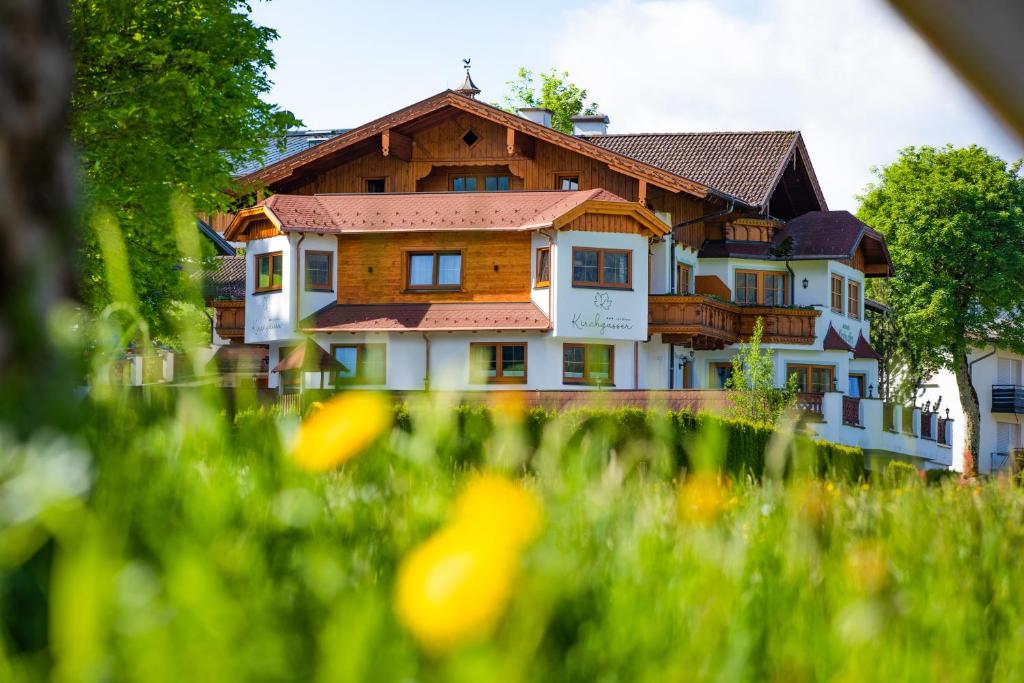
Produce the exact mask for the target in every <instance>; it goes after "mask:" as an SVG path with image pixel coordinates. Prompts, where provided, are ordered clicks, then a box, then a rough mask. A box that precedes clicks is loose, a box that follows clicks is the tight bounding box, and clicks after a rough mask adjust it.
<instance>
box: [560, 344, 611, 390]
mask: <svg viewBox="0 0 1024 683" xmlns="http://www.w3.org/2000/svg"><path fill="white" fill-rule="evenodd" d="M562 382H564V383H565V384H597V385H601V386H614V384H615V347H614V346H611V345H609V344H564V345H563V346H562Z"/></svg>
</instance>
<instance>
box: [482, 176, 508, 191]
mask: <svg viewBox="0 0 1024 683" xmlns="http://www.w3.org/2000/svg"><path fill="white" fill-rule="evenodd" d="M484 190H485V191H487V192H508V176H507V175H489V176H485V177H484Z"/></svg>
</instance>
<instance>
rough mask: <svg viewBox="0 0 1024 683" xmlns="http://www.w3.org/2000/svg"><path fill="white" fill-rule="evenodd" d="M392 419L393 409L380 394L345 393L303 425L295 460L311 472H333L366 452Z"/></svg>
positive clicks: (293, 456)
mask: <svg viewBox="0 0 1024 683" xmlns="http://www.w3.org/2000/svg"><path fill="white" fill-rule="evenodd" d="M391 420H392V413H391V406H390V404H389V403H388V402H387V400H386V399H385V398H384V397H382V396H380V395H379V394H373V393H367V392H362V391H353V392H347V393H344V394H341V395H339V396H337V397H336V398H334V399H331V401H329V402H328V403H325V404H324V405H323V407H322V408H321V409H320V410H318V411H317V412H315V413H313V414H312V415H311V416H310V417H309V418H308V419H307V420H306V421H305V422H303V423H302V424H301V425H300V426H299V431H298V434H297V435H296V437H295V441H294V442H293V443H292V451H291V453H292V459H293V460H294V461H295V464H296V465H298V466H299V467H301V468H302V469H304V470H307V471H310V472H323V471H325V470H329V469H331V468H332V467H336V466H338V465H340V464H341V463H343V462H345V461H346V460H349V459H350V458H352V457H353V456H355V455H357V454H359V453H360V452H362V451H363V450H365V449H366V447H367V446H369V445H370V444H371V443H373V442H374V440H376V439H377V437H379V436H380V435H381V434H383V433H384V432H385V431H386V430H387V429H388V428H389V427H390V426H391Z"/></svg>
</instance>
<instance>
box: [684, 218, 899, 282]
mask: <svg viewBox="0 0 1024 683" xmlns="http://www.w3.org/2000/svg"><path fill="white" fill-rule="evenodd" d="M787 240H788V242H787ZM862 244H863V245H864V247H865V255H866V256H867V258H868V259H870V260H869V264H870V265H875V266H878V267H884V273H882V272H871V273H865V274H866V275H868V276H891V275H892V273H893V268H892V259H891V258H890V257H889V249H888V247H886V245H885V238H884V237H883V236H882V235H881V234H880V233H878V232H876V231H874V230H872V229H871V228H869V227H868V226H867V225H865V224H864V223H862V222H861V221H860V220H859V219H858V218H857V217H856V216H854V215H853V214H851V213H850V212H849V211H809V212H807V213H805V214H803V215H802V216H798V217H796V218H794V219H793V220H791V221H788V222H787V223H786V224H785V225H783V226H782V228H780V229H779V230H778V231H776V233H775V236H774V237H773V238H772V241H771V242H735V241H733V242H730V241H716V242H705V243H704V245H703V246H702V247H701V249H700V252H699V256H700V257H701V258H749V259H759V260H778V261H783V260H793V261H807V260H837V261H841V260H845V259H849V258H852V257H853V255H854V254H855V253H856V251H857V249H858V248H860V246H861V245H862ZM787 245H788V247H789V251H788V253H786V252H785V251H784V250H785V248H786V247H787Z"/></svg>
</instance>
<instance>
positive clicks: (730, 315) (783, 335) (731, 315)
mask: <svg viewBox="0 0 1024 683" xmlns="http://www.w3.org/2000/svg"><path fill="white" fill-rule="evenodd" d="M819 315H821V312H820V311H818V310H816V309H806V308H778V307H772V306H738V305H736V304H733V303H729V302H726V301H721V300H720V299H714V298H711V297H708V296H705V295H702V294H691V295H677V294H654V295H651V296H650V297H649V299H648V303H647V327H648V331H649V332H651V333H652V334H658V333H660V334H662V335H667V336H670V337H675V339H674V340H671V339H670V340H669V341H671V342H672V343H678V344H686V345H691V346H693V348H695V349H712V348H722V347H724V346H726V345H728V344H734V343H736V342H738V341H743V340H745V339H747V338H749V337H750V335H751V334H752V333H753V331H754V324H755V322H756V321H757V319H758V318H761V319H762V320H763V321H764V336H763V338H762V339H763V341H765V342H767V343H777V344H808V345H809V344H813V343H814V323H815V320H816V319H817V317H818V316H819Z"/></svg>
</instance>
